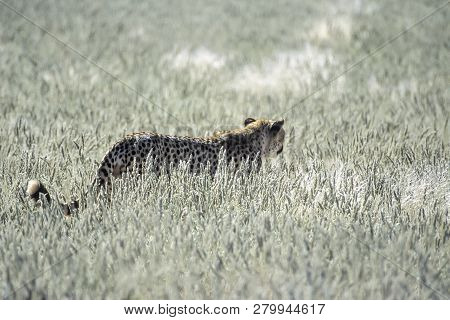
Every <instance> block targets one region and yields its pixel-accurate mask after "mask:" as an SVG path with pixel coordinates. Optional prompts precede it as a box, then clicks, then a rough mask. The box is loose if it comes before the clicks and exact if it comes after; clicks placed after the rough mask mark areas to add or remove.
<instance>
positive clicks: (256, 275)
mask: <svg viewBox="0 0 450 320" xmlns="http://www.w3.org/2000/svg"><path fill="white" fill-rule="evenodd" d="M8 3H10V4H11V5H12V6H14V7H15V8H17V9H18V10H19V11H21V12H23V13H24V14H25V15H27V16H28V17H29V18H31V19H32V20H33V21H35V22H36V23H38V24H40V25H42V26H44V27H45V28H46V29H48V30H49V31H50V32H52V33H53V34H55V35H56V36H57V37H58V38H59V39H61V40H62V41H64V42H67V43H69V44H70V45H71V46H73V47H74V48H76V49H77V50H79V51H80V52H82V53H83V54H85V55H86V56H87V57H89V58H90V59H92V60H94V61H96V62H97V63H98V64H99V65H101V66H102V67H104V68H105V69H107V70H108V71H110V72H111V73H113V74H114V75H117V76H118V77H119V78H120V79H121V80H122V81H124V82H125V83H127V84H129V85H130V86H132V87H133V88H136V89H137V90H139V91H140V92H142V93H143V94H144V95H145V96H147V97H149V99H150V100H151V101H152V102H154V103H155V104H157V105H158V107H155V106H152V104H150V103H149V102H148V101H146V100H145V99H142V98H141V97H139V96H136V95H135V94H134V93H133V92H131V91H130V90H128V89H127V88H126V87H124V86H123V85H122V84H121V83H119V82H117V81H114V80H113V79H112V78H110V77H109V76H107V75H106V74H104V73H102V72H101V71H100V70H99V69H98V68H97V67H95V66H93V65H91V64H89V63H88V62H86V61H85V60H83V59H81V58H80V57H78V56H76V55H74V54H73V53H71V52H70V51H68V50H66V49H64V48H62V47H61V46H60V45H59V44H58V43H56V42H55V41H54V40H53V39H51V38H50V37H48V36H47V35H46V34H44V33H43V32H41V31H39V30H38V29H36V28H35V27H33V26H32V25H30V24H29V23H27V22H26V21H25V20H23V19H21V18H19V17H18V16H17V15H15V14H14V13H12V12H11V11H9V10H8V9H6V8H5V7H3V6H0V21H2V23H1V25H0V76H1V79H2V81H1V83H0V176H1V177H2V179H0V293H1V296H2V298H9V299H15V298H33V299H43V298H47V299H63V298H75V299H102V298H109V299H127V298H130V299H177V298H178V299H210V298H211V299H234V298H236V299H241V298H242V299H243V298H249V299H259V298H265V299H272V298H274V299H288V298H289V299H337V298H340V299H442V298H447V299H448V297H449V296H450V279H449V274H450V264H449V262H450V261H449V260H450V258H449V252H450V244H449V237H450V229H449V206H450V177H449V172H450V165H449V163H450V153H449V147H450V145H449V142H450V129H449V118H450V107H449V90H448V83H449V79H450V77H449V73H448V61H449V58H450V57H449V44H450V38H449V35H448V32H447V29H448V21H449V16H450V11H449V8H448V6H447V8H445V9H443V10H441V11H440V12H438V13H436V14H435V15H434V16H432V17H431V18H430V19H428V20H427V21H425V22H424V23H423V24H422V25H420V26H417V27H416V28H414V29H412V30H411V31H410V32H408V33H407V34H406V35H405V36H403V37H401V38H399V39H398V40H397V41H395V42H394V43H393V44H392V45H390V46H389V47H387V48H386V49H384V50H383V51H381V52H379V53H378V54H377V55H375V56H374V57H372V58H370V59H368V60H367V61H365V62H364V63H363V64H362V65H361V66H359V67H358V68H356V69H355V70H353V71H352V72H350V73H348V74H346V75H344V76H343V77H341V78H339V79H338V80H337V81H336V82H334V83H333V84H332V85H331V86H330V87H329V88H327V89H325V90H323V91H322V92H320V93H319V94H317V95H314V96H313V97H311V98H310V99H308V100H306V101H305V102H304V103H303V104H301V105H298V106H297V107H296V108H294V109H292V110H291V111H289V112H287V113H286V111H287V110H289V109H290V108H291V107H292V106H293V105H294V104H295V103H296V102H298V101H299V100H300V99H301V98H302V97H304V96H306V95H307V94H309V93H310V92H312V91H313V90H314V89H316V88H318V87H319V86H320V85H321V84H322V83H323V82H324V81H327V80H329V79H331V78H332V77H333V76H335V75H337V74H339V73H340V72H342V71H343V70H344V69H345V68H346V67H347V66H349V65H351V64H352V63H353V62H355V61H357V60H358V59H360V58H361V57H363V56H365V55H366V54H368V53H369V52H370V51H372V50H373V49H374V48H376V47H377V46H378V45H380V44H381V43H383V42H384V41H386V40H387V39H389V38H391V37H393V36H395V35H396V34H397V33H398V32H400V31H401V30H402V29H404V28H406V27H407V26H409V25H411V24H413V23H414V22H415V21H417V20H419V19H420V18H421V17H422V16H424V15H425V14H426V13H428V12H431V11H432V10H433V9H434V8H436V7H438V6H439V5H441V4H442V2H441V1H414V2H408V3H400V2H399V3H396V2H392V1H362V0H361V1H350V0H342V1H287V0H286V1H281V2H279V1H278V2H277V3H276V4H274V3H272V2H261V1H189V2H185V1H173V2H165V1H162V2H161V1H150V2H145V3H143V2H141V1H133V0H116V1H96V2H95V3H91V1H72V0H69V1H64V2H60V1H50V0H48V1H32V2H31V3H30V2H29V1H9V2H8ZM164 110H166V111H167V112H165V111H164ZM168 113H170V114H172V115H173V116H175V118H177V119H180V120H181V121H177V120H176V119H174V118H173V117H170V116H169V115H168ZM249 116H252V117H257V118H259V117H267V118H271V119H274V118H280V117H281V116H283V117H285V118H286V123H285V128H286V130H287V141H286V145H285V147H284V153H283V154H282V155H281V156H280V157H278V158H277V159H274V160H273V161H270V162H267V163H265V165H264V167H263V170H262V171H261V172H260V173H258V174H253V175H250V176H249V177H246V178H243V177H241V176H233V175H232V174H230V173H229V172H227V171H226V170H222V171H220V172H219V173H218V174H217V175H216V177H215V179H210V178H209V177H208V176H207V175H199V176H190V175H189V174H188V173H187V172H185V171H184V170H182V169H180V170H179V171H177V172H175V173H174V174H173V175H172V176H171V177H170V181H169V178H168V177H166V176H163V177H161V178H159V179H156V177H155V176H153V175H151V174H149V175H146V176H144V177H142V178H141V179H138V181H135V180H133V179H129V180H124V181H118V182H117V186H116V189H115V197H114V200H113V201H112V202H111V203H110V204H109V205H107V204H106V203H101V202H100V203H98V202H95V201H94V200H93V195H92V194H88V195H87V199H86V201H87V202H88V207H87V208H86V209H83V210H81V211H80V212H79V214H78V215H76V216H74V217H72V218H69V219H68V218H64V217H63V215H62V212H61V210H60V208H59V207H58V206H57V205H56V204H52V205H50V206H48V207H45V208H41V207H34V206H33V204H32V203H31V201H29V200H28V199H26V198H25V194H24V188H25V187H26V183H27V181H28V180H29V179H31V178H39V179H40V180H42V181H43V183H44V184H45V186H46V187H47V188H48V190H49V192H50V194H52V195H54V196H56V197H58V198H59V199H67V200H68V199H70V198H71V196H73V195H80V194H82V193H83V192H84V191H85V190H87V189H88V186H89V185H90V182H91V181H92V178H93V176H94V173H95V170H96V168H97V166H98V163H99V161H100V160H101V158H102V157H103V155H104V154H105V153H106V152H107V150H108V149H109V148H110V147H111V146H112V144H113V143H114V142H115V141H117V140H118V139H119V138H121V137H122V136H123V135H124V134H125V133H128V132H132V131H141V130H149V131H157V132H160V133H167V134H178V135H200V136H202V135H205V134H211V133H212V132H213V131H215V130H224V129H230V128H235V127H240V126H242V123H243V120H244V119H245V118H247V117H249ZM33 279H34V280H33Z"/></svg>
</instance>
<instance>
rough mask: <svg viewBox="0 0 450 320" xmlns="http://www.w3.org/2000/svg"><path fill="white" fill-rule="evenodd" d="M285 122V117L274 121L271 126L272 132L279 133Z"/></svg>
mask: <svg viewBox="0 0 450 320" xmlns="http://www.w3.org/2000/svg"><path fill="white" fill-rule="evenodd" d="M283 124H284V119H281V120H278V121H275V122H274V123H272V125H271V126H270V132H272V133H277V132H278V131H280V129H281V127H283Z"/></svg>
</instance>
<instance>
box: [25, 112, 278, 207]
mask: <svg viewBox="0 0 450 320" xmlns="http://www.w3.org/2000/svg"><path fill="white" fill-rule="evenodd" d="M283 125H284V120H278V121H274V120H266V119H253V118H247V119H246V120H245V121H244V127H243V128H238V129H234V130H229V131H218V132H215V133H214V134H213V135H212V136H209V137H187V136H170V135H163V134H158V133H154V132H138V133H132V134H129V135H127V136H125V137H124V138H123V139H122V140H120V141H118V142H117V143H116V144H114V146H113V147H112V148H111V149H110V150H109V151H108V152H107V153H106V155H105V156H104V158H103V160H102V162H101V164H100V167H99V168H98V170H97V174H96V176H95V178H94V182H93V184H92V185H93V187H94V188H95V190H97V191H98V190H102V189H103V190H106V191H108V190H110V186H111V181H112V179H113V178H120V177H122V176H123V175H124V174H125V173H130V172H137V173H138V174H142V173H143V171H144V169H146V168H149V169H150V170H152V171H153V172H155V173H156V174H157V175H159V174H161V173H170V170H171V169H173V168H175V167H177V166H178V165H179V164H181V163H183V162H184V163H186V165H187V166H188V169H189V170H190V172H193V173H195V172H200V171H201V170H204V169H205V168H209V170H210V173H211V175H213V176H214V174H215V172H216V171H217V168H218V166H219V163H220V162H219V159H220V158H221V157H223V159H224V160H225V162H226V163H227V164H228V165H229V166H231V167H232V168H235V169H237V168H238V167H239V166H240V165H241V164H242V163H243V162H248V163H251V164H252V166H251V168H256V170H258V169H259V168H260V166H261V164H262V159H264V158H268V157H274V156H276V155H278V154H280V153H281V152H282V151H283V143H284V137H285V131H284V129H283ZM27 193H28V195H29V197H30V198H31V199H33V200H34V201H38V200H39V199H40V198H41V196H43V197H44V198H45V199H46V200H47V201H48V202H50V201H51V197H50V195H49V193H48V191H47V189H46V188H45V186H44V185H43V184H42V183H41V182H40V181H39V180H36V179H33V180H30V181H29V182H28V187H27ZM62 207H63V211H64V213H65V214H66V215H70V214H71V213H72V212H73V210H74V209H78V208H79V203H78V201H77V200H75V201H73V202H71V203H69V204H62Z"/></svg>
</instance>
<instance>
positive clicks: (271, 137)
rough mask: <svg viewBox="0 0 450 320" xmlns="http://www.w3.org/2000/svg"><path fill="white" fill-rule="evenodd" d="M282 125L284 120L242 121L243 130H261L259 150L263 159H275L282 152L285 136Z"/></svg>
mask: <svg viewBox="0 0 450 320" xmlns="http://www.w3.org/2000/svg"><path fill="white" fill-rule="evenodd" d="M283 125H284V119H282V120H278V121H273V120H262V119H261V120H255V119H253V118H248V119H246V120H245V121H244V126H245V128H249V129H250V128H259V129H260V130H261V137H263V139H264V141H263V144H262V150H261V153H262V156H263V157H275V156H277V155H279V154H280V153H281V152H282V151H283V143H284V136H285V134H286V133H285V131H284V129H283Z"/></svg>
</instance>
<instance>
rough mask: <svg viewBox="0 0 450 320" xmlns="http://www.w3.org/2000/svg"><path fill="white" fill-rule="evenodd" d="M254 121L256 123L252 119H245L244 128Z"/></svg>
mask: <svg viewBox="0 0 450 320" xmlns="http://www.w3.org/2000/svg"><path fill="white" fill-rule="evenodd" d="M255 121H256V120H255V119H253V118H247V119H245V121H244V126H245V127H246V126H248V125H249V124H250V123H252V122H255Z"/></svg>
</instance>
